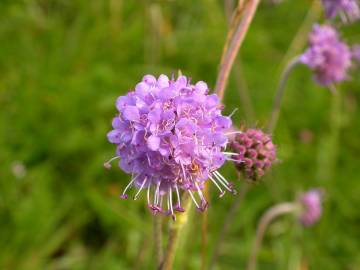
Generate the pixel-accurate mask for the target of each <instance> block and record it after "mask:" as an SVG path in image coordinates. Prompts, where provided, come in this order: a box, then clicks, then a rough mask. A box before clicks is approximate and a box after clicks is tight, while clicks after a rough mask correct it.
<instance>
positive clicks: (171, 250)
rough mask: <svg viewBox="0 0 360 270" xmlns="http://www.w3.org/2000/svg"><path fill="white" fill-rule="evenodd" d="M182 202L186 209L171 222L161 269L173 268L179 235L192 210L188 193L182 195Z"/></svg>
mask: <svg viewBox="0 0 360 270" xmlns="http://www.w3.org/2000/svg"><path fill="white" fill-rule="evenodd" d="M182 202H183V203H184V208H185V209H186V211H185V212H184V213H181V214H180V215H178V216H177V219H176V221H174V222H172V223H170V231H169V240H168V244H167V247H166V251H165V255H164V259H163V262H162V263H161V265H160V266H159V268H158V269H159V270H170V269H173V268H172V267H173V263H174V258H175V253H176V248H177V245H178V242H179V235H180V232H181V230H182V228H183V227H184V225H185V224H186V223H187V221H188V216H189V211H190V210H191V200H190V199H189V197H188V195H187V193H184V195H183V196H182Z"/></svg>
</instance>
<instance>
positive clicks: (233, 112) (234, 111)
mask: <svg viewBox="0 0 360 270" xmlns="http://www.w3.org/2000/svg"><path fill="white" fill-rule="evenodd" d="M237 110H238V108H235V109H234V110H233V111H232V112H231V113H230V114H229V117H230V118H231V117H232V116H233V115H234V114H235V113H236V111H237Z"/></svg>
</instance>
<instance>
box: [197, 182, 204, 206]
mask: <svg viewBox="0 0 360 270" xmlns="http://www.w3.org/2000/svg"><path fill="white" fill-rule="evenodd" d="M195 187H196V189H197V192H198V194H199V197H200V199H201V200H202V201H205V202H206V200H205V197H204V195H203V193H202V191H201V189H200V187H199V185H198V183H196V182H195Z"/></svg>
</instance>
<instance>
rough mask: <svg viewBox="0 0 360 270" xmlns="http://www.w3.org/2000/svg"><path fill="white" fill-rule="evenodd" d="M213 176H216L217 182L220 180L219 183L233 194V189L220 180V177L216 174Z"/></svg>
mask: <svg viewBox="0 0 360 270" xmlns="http://www.w3.org/2000/svg"><path fill="white" fill-rule="evenodd" d="M213 175H214V176H215V178H216V180H218V181H219V183H220V184H221V185H222V186H223V187H224V188H226V189H227V190H228V191H230V192H232V189H231V188H230V187H229V186H228V185H227V184H226V183H224V182H223V181H222V180H221V179H220V177H219V176H217V175H216V174H213Z"/></svg>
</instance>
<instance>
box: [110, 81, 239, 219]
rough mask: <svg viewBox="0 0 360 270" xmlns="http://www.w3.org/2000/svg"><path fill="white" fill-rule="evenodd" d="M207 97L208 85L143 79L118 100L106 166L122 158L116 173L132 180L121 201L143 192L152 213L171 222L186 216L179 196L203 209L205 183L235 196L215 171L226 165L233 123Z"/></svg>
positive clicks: (217, 103)
mask: <svg viewBox="0 0 360 270" xmlns="http://www.w3.org/2000/svg"><path fill="white" fill-rule="evenodd" d="M208 91H209V89H208V86H207V84H206V83H204V82H202V81H200V82H197V83H196V84H195V85H192V84H190V81H189V80H188V79H187V78H186V77H185V76H179V77H178V78H177V80H174V79H172V80H169V78H168V77H167V76H165V75H160V77H159V78H158V79H156V78H155V77H154V76H152V75H146V76H144V78H143V80H142V81H141V82H140V83H138V84H137V85H136V87H135V91H132V92H129V93H128V94H127V95H126V96H120V97H119V98H118V99H117V102H116V107H117V109H118V111H119V114H118V115H117V116H116V117H115V118H114V119H113V122H112V126H113V130H111V131H110V132H109V133H108V135H107V136H108V140H109V141H110V142H111V143H114V144H116V145H117V151H116V156H115V157H114V158H112V159H111V160H110V161H109V162H111V161H112V160H114V159H117V158H120V162H119V166H120V168H121V169H122V170H123V171H125V172H126V173H129V174H131V175H132V179H131V181H130V183H129V184H128V186H127V187H126V188H125V190H124V192H123V194H122V195H121V197H122V198H127V197H128V195H127V194H126V193H127V190H128V189H129V188H130V187H132V186H134V187H135V188H136V189H137V192H136V194H135V196H134V199H136V198H137V197H138V195H139V194H140V192H141V191H142V190H144V189H145V190H147V202H148V206H149V208H150V209H152V210H153V212H154V213H165V214H171V215H172V216H173V217H174V218H175V215H174V211H180V212H182V211H184V209H183V208H182V207H181V201H180V192H181V191H185V192H188V193H189V195H190V197H191V199H192V200H193V201H194V203H195V204H196V206H197V208H198V209H199V210H205V209H206V208H207V202H206V200H205V198H204V196H203V194H202V189H203V188H204V184H205V182H206V181H207V180H208V179H210V180H211V181H212V182H213V183H214V184H215V185H216V187H217V188H218V189H219V190H220V194H221V195H223V194H224V189H227V190H228V191H231V192H232V191H233V189H232V187H231V184H230V183H229V182H228V181H227V180H226V179H225V178H224V177H223V176H222V175H221V174H220V173H219V172H218V171H217V170H218V169H219V168H220V167H221V166H222V165H223V163H224V162H225V160H226V159H227V157H226V156H225V154H224V153H223V152H222V150H223V149H224V148H225V147H226V145H227V140H228V139H227V137H226V134H225V132H226V131H227V130H228V129H229V128H230V127H231V119H230V118H229V117H226V116H222V114H221V110H222V107H223V106H222V105H221V104H220V102H219V99H218V98H217V96H216V95H215V94H212V95H208ZM109 162H107V163H105V166H106V167H109ZM196 197H198V199H196ZM175 198H176V199H175ZM199 199H200V201H199ZM163 204H165V205H166V206H167V210H166V211H165V210H164V209H163Z"/></svg>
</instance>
